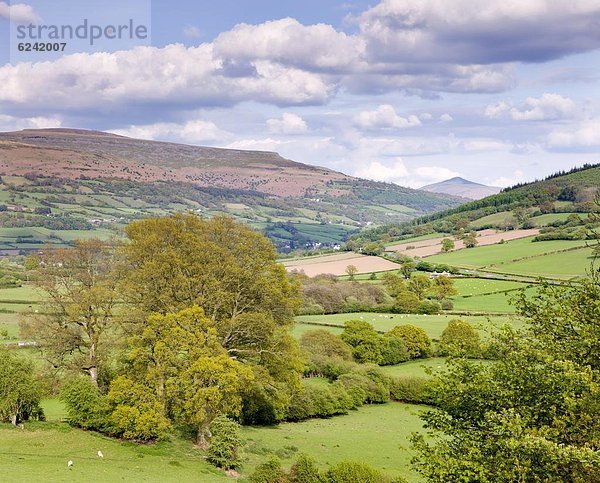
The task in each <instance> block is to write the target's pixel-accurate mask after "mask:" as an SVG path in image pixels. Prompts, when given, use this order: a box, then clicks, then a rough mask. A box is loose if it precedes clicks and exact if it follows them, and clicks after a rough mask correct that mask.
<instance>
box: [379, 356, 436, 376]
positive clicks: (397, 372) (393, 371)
mask: <svg viewBox="0 0 600 483" xmlns="http://www.w3.org/2000/svg"><path fill="white" fill-rule="evenodd" d="M445 368H446V358H445V357H432V358H430V359H417V360H414V361H408V362H403V363H402V364H396V365H395V366H382V367H380V369H381V370H382V371H383V372H384V373H385V374H387V375H388V376H391V377H397V376H413V377H429V374H428V373H427V371H428V370H431V371H433V372H434V373H435V372H438V371H440V370H443V369H445Z"/></svg>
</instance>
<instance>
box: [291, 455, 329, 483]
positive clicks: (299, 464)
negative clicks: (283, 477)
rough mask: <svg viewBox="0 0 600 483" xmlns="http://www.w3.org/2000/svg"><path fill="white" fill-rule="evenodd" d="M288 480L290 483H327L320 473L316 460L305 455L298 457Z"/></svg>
mask: <svg viewBox="0 0 600 483" xmlns="http://www.w3.org/2000/svg"><path fill="white" fill-rule="evenodd" d="M287 480H288V481H289V482H290V483H325V478H324V477H322V476H321V474H320V473H319V468H318V467H317V464H316V462H315V460H313V459H312V458H311V457H310V456H307V455H305V454H301V455H300V456H298V459H297V460H296V463H294V465H293V466H292V468H291V470H290V474H289V476H288V478H287Z"/></svg>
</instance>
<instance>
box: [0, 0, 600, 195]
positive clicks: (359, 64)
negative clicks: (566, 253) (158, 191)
mask: <svg viewBox="0 0 600 483" xmlns="http://www.w3.org/2000/svg"><path fill="white" fill-rule="evenodd" d="M82 18H87V19H89V21H90V22H92V23H97V24H99V25H103V26H106V25H111V24H119V23H124V22H125V21H127V20H128V19H130V18H131V19H133V20H134V21H135V22H137V23H139V24H145V25H147V26H148V30H149V31H150V33H151V37H149V38H148V39H146V40H145V41H141V40H137V41H136V40H134V41H125V40H122V41H115V40H102V41H98V42H97V45H96V46H95V47H94V48H91V47H90V46H89V45H86V44H85V42H69V43H68V50H67V52H65V53H59V54H56V53H54V54H50V53H45V52H44V53H43V52H32V53H29V54H22V53H19V52H18V51H17V50H16V45H17V41H16V39H15V29H16V28H17V27H18V26H19V25H28V24H30V23H31V24H34V25H48V24H50V25H52V24H60V25H65V24H68V25H78V24H79V23H80V22H81V19H82ZM599 22H600V0H571V1H570V2H562V1H558V0H528V1H520V2H516V1H514V2H511V1H506V0H503V1H496V0H494V1H486V2H481V1H479V0H380V1H376V0H374V1H371V2H367V1H359V0H357V1H352V0H350V1H346V2H343V1H324V0H306V1H303V2H297V1H277V2H276V1H268V0H221V1H219V2H208V1H179V2H173V1H171V2H167V1H163V0H154V1H150V0H132V1H129V2H118V1H116V0H109V1H103V2H100V1H97V0H90V1H86V2H81V1H76V0H32V1H25V0H23V1H15V2H12V3H11V2H6V1H4V2H3V1H0V130H3V131H8V130H18V129H24V128H36V127H78V128H87V129H100V130H107V131H111V132H115V133H118V134H122V135H128V136H133V137H143V138H147V139H156V140H167V141H175V142H184V143H189V144H199V145H210V146H220V147H231V148H240V149H260V150H271V151H278V152H279V153H281V154H282V155H283V156H286V157H288V158H291V159H294V160H297V161H301V162H305V163H309V164H316V165H322V166H327V167H330V168H333V169H336V170H339V171H343V172H345V173H348V174H353V175H357V176H361V177H367V178H372V179H377V180H382V181H389V182H395V183H398V184H401V185H408V186H412V187H418V186H421V185H424V184H428V183H431V182H436V181H440V180H443V179H446V178H448V177H452V176H457V175H460V176H463V177H466V178H469V179H472V180H474V181H478V182H483V183H486V184H495V185H502V186H505V185H509V184H512V183H515V182H519V181H525V180H532V179H535V178H540V177H543V176H545V175H547V174H550V173H552V172H555V171H557V170H559V169H568V168H570V167H572V166H575V165H580V164H582V163H585V162H599V161H600V96H599V95H600V50H599V48H600V29H598V28H597V26H598V25H599Z"/></svg>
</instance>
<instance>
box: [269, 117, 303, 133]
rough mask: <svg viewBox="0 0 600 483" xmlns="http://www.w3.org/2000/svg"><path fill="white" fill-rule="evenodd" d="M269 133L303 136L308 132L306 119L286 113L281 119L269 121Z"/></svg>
mask: <svg viewBox="0 0 600 483" xmlns="http://www.w3.org/2000/svg"><path fill="white" fill-rule="evenodd" d="M267 126H268V127H269V131H271V132H273V133H280V134H302V133H305V132H306V131H308V126H307V125H306V122H305V121H304V119H302V118H301V117H300V116H298V115H297V114H294V113H291V112H284V113H283V115H282V116H281V118H280V119H269V120H267Z"/></svg>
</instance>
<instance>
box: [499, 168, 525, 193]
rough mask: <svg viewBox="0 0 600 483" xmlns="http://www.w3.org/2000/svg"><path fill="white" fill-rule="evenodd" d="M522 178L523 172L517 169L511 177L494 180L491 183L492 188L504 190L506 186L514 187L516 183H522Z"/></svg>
mask: <svg viewBox="0 0 600 483" xmlns="http://www.w3.org/2000/svg"><path fill="white" fill-rule="evenodd" d="M523 177H524V174H523V171H521V170H520V169H517V170H515V171H514V172H513V175H512V176H511V177H507V176H500V177H499V178H496V179H495V180H494V181H492V186H500V187H501V188H506V187H507V186H514V185H516V184H517V183H520V182H521V181H523Z"/></svg>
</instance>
